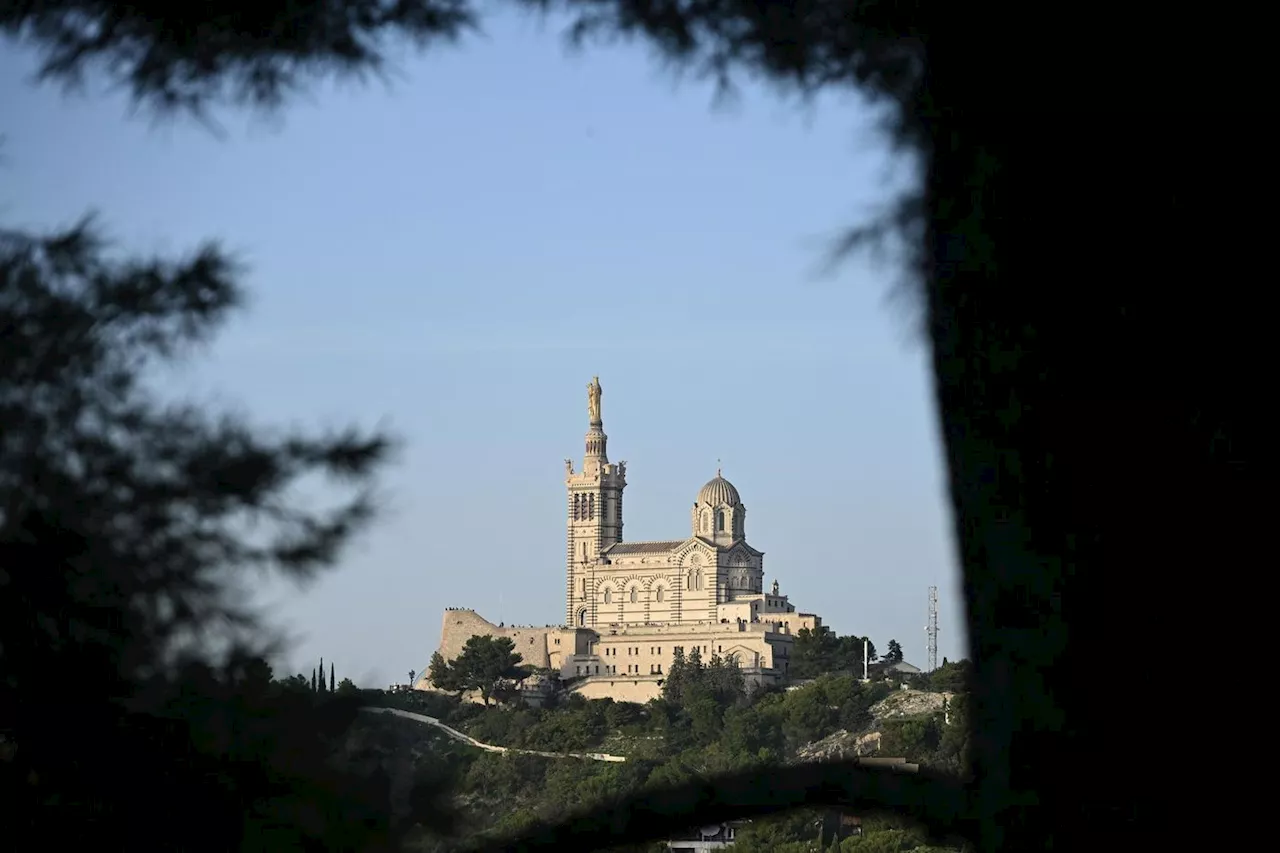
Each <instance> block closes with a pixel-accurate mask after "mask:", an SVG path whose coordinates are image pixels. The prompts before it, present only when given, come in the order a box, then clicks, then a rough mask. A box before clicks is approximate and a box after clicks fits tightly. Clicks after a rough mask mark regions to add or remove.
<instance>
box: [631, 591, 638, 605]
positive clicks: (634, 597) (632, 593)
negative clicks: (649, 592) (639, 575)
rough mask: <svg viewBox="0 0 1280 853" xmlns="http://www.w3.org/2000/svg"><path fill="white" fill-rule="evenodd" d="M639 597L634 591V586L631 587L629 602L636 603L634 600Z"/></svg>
mask: <svg viewBox="0 0 1280 853" xmlns="http://www.w3.org/2000/svg"><path fill="white" fill-rule="evenodd" d="M639 597H640V596H639V595H638V594H637V593H636V589H635V587H632V588H631V603H632V604H635V603H636V601H637V600H638V599H639Z"/></svg>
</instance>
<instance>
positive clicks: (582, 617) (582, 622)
mask: <svg viewBox="0 0 1280 853" xmlns="http://www.w3.org/2000/svg"><path fill="white" fill-rule="evenodd" d="M578 625H579V626H580V627H583V628H585V627H587V608H585V607H584V608H582V609H581V610H579V611H578Z"/></svg>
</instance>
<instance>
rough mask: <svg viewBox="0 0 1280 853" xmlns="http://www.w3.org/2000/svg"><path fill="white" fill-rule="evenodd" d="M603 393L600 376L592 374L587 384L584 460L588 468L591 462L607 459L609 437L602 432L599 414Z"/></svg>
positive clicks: (605, 460) (602, 421) (600, 462)
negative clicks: (585, 450) (586, 423)
mask: <svg viewBox="0 0 1280 853" xmlns="http://www.w3.org/2000/svg"><path fill="white" fill-rule="evenodd" d="M603 393H604V390H603V389H602V388H601V387H600V377H599V376H592V377H591V382H590V383H588V384H587V415H588V416H589V417H590V421H589V422H588V427H587V455H586V459H585V460H584V462H585V465H586V467H588V468H589V467H591V465H592V462H595V463H596V464H597V465H599V464H603V463H605V462H608V461H609V455H608V452H607V445H608V442H609V438H608V436H606V435H605V434H604V420H603V419H602V418H601V416H600V397H601V396H602V395H603ZM584 470H586V469H585V468H584Z"/></svg>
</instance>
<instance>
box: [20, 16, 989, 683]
mask: <svg viewBox="0 0 1280 853" xmlns="http://www.w3.org/2000/svg"><path fill="white" fill-rule="evenodd" d="M486 29H487V35H486V36H484V37H479V38H475V37H473V38H469V39H467V40H465V41H464V42H463V44H462V45H461V46H459V47H456V48H445V49H442V50H440V51H439V52H437V53H433V54H431V55H429V56H427V57H418V58H413V57H408V58H406V59H405V60H404V61H402V62H401V63H400V65H399V72H398V74H397V76H396V78H394V79H393V80H392V81H391V83H390V86H385V85H383V84H380V83H376V82H375V83H373V84H372V85H369V86H356V85H354V84H352V85H344V86H321V87H319V88H317V89H316V90H315V91H314V92H313V93H312V95H310V96H309V97H305V98H302V99H298V100H296V101H294V102H293V103H292V104H291V105H290V106H289V107H288V108H287V110H286V111H285V112H284V113H283V114H282V115H281V117H280V118H279V120H277V121H274V122H264V121H262V120H260V119H255V118H254V117H252V116H251V115H249V114H248V113H245V112H235V111H226V112H223V113H221V114H220V121H221V123H222V126H223V128H224V130H225V134H224V136H223V137H222V138H218V137H217V136H215V135H213V134H211V133H210V132H209V131H208V130H207V129H205V128H203V127H201V126H200V125H198V124H195V123H192V122H182V123H178V124H176V125H162V126H156V125H155V124H154V123H153V122H152V121H151V120H150V119H149V118H148V117H145V116H143V117H134V116H131V115H130V113H129V109H128V105H127V102H126V100H125V99H124V98H123V97H122V96H118V95H113V94H99V93H94V94H93V95H92V96H91V97H87V98H86V97H76V96H73V97H70V98H68V97H65V96H63V95H62V94H61V93H60V92H59V91H58V90H57V89H54V88H49V87H40V88H36V87H35V86H33V85H31V84H30V83H29V82H28V81H29V76H30V73H31V72H32V70H33V69H34V59H33V56H32V55H31V54H29V53H26V52H24V51H19V50H15V49H13V47H12V45H10V44H6V46H5V50H4V52H3V53H0V104H3V105H4V106H3V110H0V116H3V118H2V119H0V132H3V133H4V134H5V135H6V136H7V140H6V143H5V146H4V151H3V154H4V157H3V163H2V164H0V216H2V217H3V219H4V220H5V221H6V222H7V223H8V224H9V225H20V226H36V227H49V226H56V225H64V224H68V223H70V222H72V221H73V220H75V219H76V218H78V217H79V216H80V215H81V214H83V213H85V212H86V211H87V210H90V209H96V210H98V211H100V213H101V214H102V216H103V221H104V222H105V224H106V225H107V226H108V227H109V229H110V232H111V234H112V235H113V236H114V237H116V238H117V239H118V241H119V243H120V245H121V246H122V247H127V248H132V249H137V250H141V251H144V252H174V253H177V252H181V251H183V250H186V249H189V248H192V247H194V246H195V245H196V244H197V243H199V242H200V241H202V240H204V239H207V238H218V239H221V240H224V241H225V242H226V244H227V245H228V246H229V247H231V248H232V249H234V250H236V251H238V252H239V253H240V254H241V255H242V257H243V258H244V259H245V260H246V261H247V262H248V264H249V265H250V273H249V277H248V285H249V287H250V290H251V295H252V303H251V310H250V311H249V312H247V313H246V314H243V315H241V316H240V317H239V318H238V319H237V320H236V321H235V322H234V323H233V324H232V325H231V326H230V327H229V328H228V330H227V332H226V334H225V335H224V336H223V337H222V338H221V339H220V340H219V341H218V342H217V343H216V344H215V346H214V347H213V349H212V351H211V352H210V353H209V354H208V356H207V357H204V358H201V359H200V361H199V362H198V363H196V364H194V365H193V366H192V367H190V368H188V369H186V370H185V371H184V372H183V373H182V374H181V375H179V376H178V377H176V378H175V377H169V378H167V379H166V380H165V382H166V385H167V386H168V387H169V388H170V390H171V391H177V392H181V393H182V394H184V395H187V396H196V397H198V398H202V399H209V400H212V401H215V402H217V403H219V404H222V405H228V406H232V407H235V408H237V409H240V410H243V411H245V412H247V413H249V414H250V415H252V417H254V418H255V419H259V420H261V421H263V422H267V423H281V424H298V425H308V424H309V425H315V426H329V425H341V424H346V423H352V422H354V423H359V424H363V425H367V426H377V425H380V424H382V425H386V426H388V427H389V428H390V429H392V430H393V431H394V432H395V433H396V434H397V435H399V436H400V437H401V438H402V439H403V440H404V442H405V449H404V452H403V453H402V454H401V456H400V458H399V459H398V460H397V462H396V464H395V466H394V468H392V469H391V470H389V471H388V472H387V476H386V478H385V481H384V485H385V488H386V492H387V496H388V499H389V502H388V511H387V514H386V515H385V516H384V518H383V519H382V521H381V522H380V523H379V524H378V525H377V526H376V527H375V528H374V529H373V530H372V531H370V532H369V533H368V534H366V535H365V536H363V537H362V538H361V539H360V540H359V541H358V542H356V543H355V544H354V545H353V547H352V548H351V549H350V550H349V551H348V552H347V553H346V555H345V556H344V559H343V560H342V562H341V564H340V566H339V567H338V568H337V569H335V570H334V571H333V572H332V573H330V574H329V575H327V576H325V577H324V578H323V579H322V580H321V581H319V582H318V583H316V584H314V585H312V586H309V587H308V588H306V589H302V590H298V589H294V588H292V587H284V586H280V585H268V586H264V587H263V588H262V590H261V596H262V600H263V601H264V602H270V604H271V610H270V612H271V614H272V619H273V621H274V624H276V625H277V626H280V627H282V628H285V629H286V630H288V631H289V632H290V634H291V636H292V637H293V639H294V644H293V647H292V649H291V650H290V652H289V653H288V660H287V661H286V662H285V663H284V665H285V666H287V667H288V668H292V669H295V670H303V669H305V670H306V671H308V672H309V671H310V667H311V665H312V661H314V660H315V659H317V658H319V657H320V656H321V655H323V656H324V657H325V659H326V660H333V661H335V662H336V664H337V668H338V671H339V675H340V676H341V675H343V674H346V675H351V676H353V677H354V678H355V679H356V680H357V681H358V682H360V683H363V684H367V685H370V686H377V685H381V684H385V683H388V682H390V681H392V680H397V681H403V680H404V678H405V675H406V674H407V672H408V671H409V670H410V669H421V668H422V667H423V666H424V665H425V664H426V662H427V660H428V658H429V657H430V655H431V652H432V651H433V650H434V648H435V646H436V643H437V642H438V638H439V632H440V622H441V610H442V609H443V608H444V607H446V606H466V607H472V608H475V609H476V610H478V611H479V612H480V613H481V614H482V615H484V616H485V617H487V618H489V619H490V620H492V621H494V622H498V621H505V622H507V623H508V624H512V623H520V624H527V623H536V624H546V623H551V622H558V621H560V620H561V619H562V618H563V614H564V599H563V597H564V574H563V573H564V535H565V528H564V512H565V498H564V492H563V488H564V487H563V477H564V462H563V460H564V459H565V458H566V457H573V458H574V459H575V460H580V459H581V456H582V451H583V434H584V432H585V431H586V428H587V414H586V396H585V386H586V384H587V382H588V381H589V380H590V379H591V376H592V375H594V374H598V375H599V376H600V381H601V384H602V385H603V387H604V398H603V410H604V424H605V431H606V432H607V433H608V435H609V451H610V458H611V459H613V460H614V461H617V460H625V461H627V463H628V469H627V476H628V481H629V486H628V489H627V501H626V507H625V511H626V516H625V524H626V538H627V539H630V540H640V539H668V538H679V537H682V536H685V535H687V534H688V533H689V508H690V506H691V505H692V503H693V500H694V497H695V496H696V494H697V492H698V489H699V488H700V487H701V486H702V485H703V483H705V482H706V481H707V480H708V479H710V478H711V477H713V476H714V475H715V472H716V466H717V460H721V464H722V465H723V469H724V475H725V477H727V478H728V479H729V480H731V481H732V482H733V483H734V484H735V485H736V486H737V487H738V490H739V491H740V492H741V494H742V499H743V502H744V503H745V505H746V506H747V509H748V513H749V514H748V519H747V537H748V540H749V541H750V542H751V543H752V544H753V545H754V546H755V547H757V548H759V549H761V550H763V551H764V552H765V555H766V556H765V581H766V584H768V583H771V582H772V580H773V579H775V578H776V579H777V580H779V582H780V584H781V587H782V591H783V592H784V593H787V594H789V595H790V596H791V598H792V601H793V602H794V603H795V604H796V605H797V606H798V608H799V609H800V610H804V611H815V612H817V613H819V614H821V615H822V617H823V618H824V620H825V622H826V623H827V624H829V625H830V626H832V627H833V628H834V629H835V630H837V631H839V632H840V633H858V634H869V635H870V636H871V637H872V639H873V640H875V642H876V643H877V645H878V646H879V647H880V648H881V649H882V650H883V648H884V647H885V645H886V644H887V642H888V640H889V639H890V638H896V639H897V640H898V641H899V642H901V643H902V645H903V649H904V651H905V654H906V658H907V660H908V661H911V662H914V663H916V664H918V665H921V666H923V665H924V664H925V659H926V655H925V633H924V626H925V619H926V606H927V589H928V587H929V586H930V585H931V584H934V585H937V586H939V588H940V590H939V592H940V596H941V628H942V631H941V635H940V641H939V656H940V658H941V657H943V656H946V657H951V658H956V657H959V656H961V655H962V654H963V653H964V651H963V650H964V648H965V638H964V630H963V625H962V624H961V602H960V586H959V582H958V573H957V570H956V565H957V564H956V559H955V555H954V547H953V544H952V541H953V540H952V531H951V522H950V511H949V508H948V501H947V498H946V494H945V488H944V479H943V474H942V464H941V454H940V449H939V446H938V441H937V424H936V417H935V411H934V404H933V400H932V394H931V390H930V379H929V375H928V372H927V363H926V353H925V349H924V347H923V345H922V344H921V343H919V342H918V341H917V340H916V339H914V338H913V336H912V334H911V332H910V329H909V327H908V323H907V320H906V319H905V317H904V315H903V314H902V313H901V312H900V311H896V310H895V309H893V308H892V307H891V304H890V303H889V301H888V297H889V294H890V291H891V289H892V285H893V284H894V282H895V273H894V270H893V269H892V268H882V267H877V266H873V265H871V264H870V263H868V262H866V261H857V260H855V261H851V262H848V263H846V264H845V265H844V266H843V267H841V268H840V269H839V270H838V272H837V273H835V274H833V275H826V276H823V275H820V274H819V273H820V271H821V268H822V262H823V260H824V251H825V248H826V246H827V245H828V241H829V240H830V239H831V238H832V237H833V236H834V235H835V234H837V233H838V231H839V230H840V229H841V228H842V227H843V226H846V225H849V224H852V223H856V222H857V221H859V220H860V219H861V218H863V217H865V216H866V215H867V214H868V213H870V212H872V211H873V210H874V209H876V206H877V205H880V204H883V203H884V202H885V201H886V200H887V199H888V198H889V197H890V188H891V185H890V184H889V183H887V181H888V179H889V178H890V172H889V166H890V165H891V163H892V161H891V160H890V158H889V157H888V155H887V153H886V147H885V145H884V144H883V142H882V140H881V139H880V138H879V137H878V135H877V134H876V133H875V132H874V131H873V130H872V115H871V113H870V112H869V111H868V110H867V109H866V108H865V107H863V106H862V105H860V104H859V103H858V102H857V101H855V100H854V99H852V98H844V99H836V98H829V99H826V100H824V101H821V102H820V103H818V104H817V105H816V106H815V107H813V108H810V109H801V108H799V107H796V106H794V105H789V104H787V103H785V102H783V101H781V100H779V99H777V98H776V97H774V96H773V95H771V94H768V93H766V92H764V91H762V90H759V89H752V88H749V87H748V88H745V89H744V90H743V92H742V97H741V98H740V100H739V101H738V102H737V104H736V105H735V106H733V107H732V108H729V109H721V108H716V107H715V106H714V104H713V97H712V96H713V92H712V89H711V87H710V86H709V85H706V84H699V83H696V82H692V81H690V82H683V83H677V82H676V81H675V80H674V79H673V77H672V76H671V75H670V74H669V73H667V72H665V71H663V70H662V69H661V67H660V66H659V65H658V64H657V63H656V62H654V61H653V60H652V58H651V57H650V56H649V55H648V54H647V53H646V52H645V51H644V50H642V49H640V48H638V47H637V48H628V47H599V48H594V49H589V50H588V51H587V52H586V53H585V54H583V55H581V56H573V55H571V54H568V53H567V52H566V51H565V50H564V48H563V44H562V42H561V40H560V38H559V31H558V29H557V27H556V26H551V27H542V26H539V25H538V24H536V23H535V22H533V21H532V20H529V19H525V18H523V17H514V16H513V17H510V18H507V19H491V20H490V21H489V22H488V24H487V26H486ZM579 464H580V463H579Z"/></svg>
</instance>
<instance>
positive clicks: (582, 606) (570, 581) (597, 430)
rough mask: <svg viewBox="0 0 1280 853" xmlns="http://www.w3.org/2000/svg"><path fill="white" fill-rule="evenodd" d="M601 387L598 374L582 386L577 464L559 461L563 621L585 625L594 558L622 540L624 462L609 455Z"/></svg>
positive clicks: (591, 618) (591, 613)
mask: <svg viewBox="0 0 1280 853" xmlns="http://www.w3.org/2000/svg"><path fill="white" fill-rule="evenodd" d="M601 393H602V392H601V388H600V379H599V377H593V378H592V380H591V384H590V385H588V386H587V414H588V417H589V420H588V425H587V439H586V445H587V446H586V454H585V455H584V456H583V459H582V470H581V471H574V470H573V460H571V459H566V460H565V462H564V467H565V481H564V482H565V489H566V491H567V492H568V507H567V518H568V526H569V531H568V537H567V539H568V546H567V548H566V556H567V571H566V585H565V586H566V588H565V624H566V625H572V626H577V627H587V628H591V627H594V626H595V624H596V612H595V600H596V596H595V582H596V578H595V565H596V559H597V558H598V557H599V555H600V552H601V551H603V550H604V549H605V548H608V547H609V546H610V545H612V544H614V543H615V542H621V541H622V490H623V489H625V488H626V486H627V463H625V462H619V463H618V464H616V465H615V464H613V463H611V462H610V461H609V455H608V452H607V445H608V441H609V439H608V436H606V435H605V434H604V421H603V420H602V419H601V416H600V397H601Z"/></svg>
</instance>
